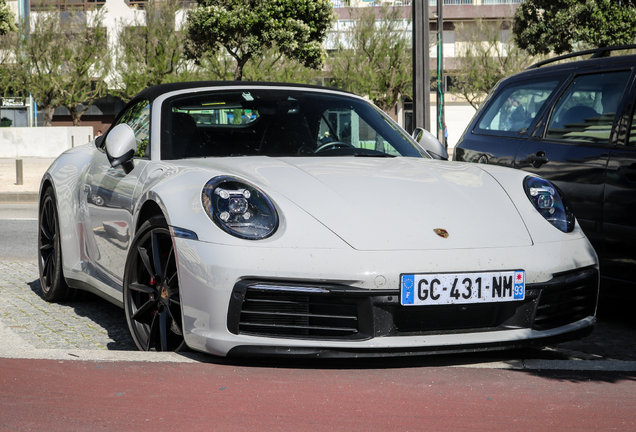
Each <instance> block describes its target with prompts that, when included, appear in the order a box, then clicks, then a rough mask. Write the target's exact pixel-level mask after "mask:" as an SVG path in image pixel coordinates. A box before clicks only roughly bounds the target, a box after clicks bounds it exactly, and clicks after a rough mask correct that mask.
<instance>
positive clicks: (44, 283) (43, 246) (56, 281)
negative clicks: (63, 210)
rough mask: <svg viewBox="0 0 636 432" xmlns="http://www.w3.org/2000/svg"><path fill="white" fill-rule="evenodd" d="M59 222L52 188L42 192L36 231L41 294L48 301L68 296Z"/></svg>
mask: <svg viewBox="0 0 636 432" xmlns="http://www.w3.org/2000/svg"><path fill="white" fill-rule="evenodd" d="M59 227H60V224H59V220H58V213H57V206H56V204H55V194H54V192H53V188H48V189H47V190H46V192H44V199H43V200H42V205H41V207H40V218H39V232H38V263H39V265H38V267H39V270H40V285H41V287H42V295H43V296H44V298H45V299H46V300H48V301H50V302H53V301H61V300H65V299H67V298H68V294H69V291H70V289H69V287H68V285H67V284H66V280H65V279H64V274H63V273H62V247H61V243H60V229H59Z"/></svg>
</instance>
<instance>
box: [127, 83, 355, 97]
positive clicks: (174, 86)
mask: <svg viewBox="0 0 636 432" xmlns="http://www.w3.org/2000/svg"><path fill="white" fill-rule="evenodd" d="M228 86H265V87H267V86H272V87H289V88H290V89H292V88H300V89H302V88H306V89H323V90H324V89H329V90H334V91H339V92H341V93H345V94H351V93H349V92H345V91H343V90H338V89H336V88H332V87H323V86H316V85H309V84H293V83H281V82H263V81H187V82H178V83H170V84H158V85H155V86H152V87H148V88H147V89H145V90H142V91H141V92H140V93H138V94H137V96H135V97H134V99H133V101H135V100H139V99H147V100H149V101H153V100H155V99H156V98H158V97H159V96H161V95H163V94H166V93H169V92H173V91H176V90H187V89H194V88H199V87H228Z"/></svg>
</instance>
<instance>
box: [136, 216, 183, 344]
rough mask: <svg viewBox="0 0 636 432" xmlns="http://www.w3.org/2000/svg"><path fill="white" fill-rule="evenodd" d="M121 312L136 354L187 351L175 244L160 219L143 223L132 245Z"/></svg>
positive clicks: (163, 221) (152, 219)
mask: <svg viewBox="0 0 636 432" xmlns="http://www.w3.org/2000/svg"><path fill="white" fill-rule="evenodd" d="M124 310H125V312H126V322H127V323H128V328H129V330H130V334H131V335H132V338H133V340H134V341H135V345H137V348H138V349H139V350H141V351H151V350H155V351H180V350H183V349H184V348H185V347H186V345H185V340H184V337H183V324H182V323H183V320H182V315H181V296H180V294H179V277H178V275H177V261H176V257H175V251H174V244H173V242H172V237H171V236H170V231H169V230H168V226H167V225H166V222H165V220H164V219H163V218H162V217H153V218H151V219H150V220H148V221H147V222H145V223H144V224H143V225H142V226H141V228H140V229H139V231H138V233H137V235H136V236H135V238H134V240H133V242H132V246H131V248H130V251H129V252H128V258H127V260H126V268H125V271H124Z"/></svg>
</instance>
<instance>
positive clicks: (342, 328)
mask: <svg viewBox="0 0 636 432" xmlns="http://www.w3.org/2000/svg"><path fill="white" fill-rule="evenodd" d="M238 324H239V325H238V330H239V333H240V334H253V335H260V336H283V337H284V336H288V337H307V338H336V339H338V338H351V337H354V338H355V337H356V336H357V335H358V333H359V326H358V306H357V304H356V302H355V301H351V302H347V300H346V299H343V298H342V297H338V298H336V297H330V296H328V295H324V294H307V293H294V292H280V291H269V290H259V289H253V288H250V287H248V288H247V290H246V292H245V298H244V301H243V304H242V308H241V312H240V317H239V323H238Z"/></svg>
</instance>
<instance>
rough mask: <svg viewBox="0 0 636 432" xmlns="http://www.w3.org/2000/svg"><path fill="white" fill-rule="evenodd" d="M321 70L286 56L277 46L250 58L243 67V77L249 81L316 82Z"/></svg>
mask: <svg viewBox="0 0 636 432" xmlns="http://www.w3.org/2000/svg"><path fill="white" fill-rule="evenodd" d="M320 73H321V71H319V70H316V69H312V68H309V67H306V66H303V65H302V64H300V63H299V62H298V61H296V60H293V59H290V58H289V57H287V56H285V55H284V54H283V53H282V52H280V50H278V49H277V48H276V47H272V48H269V49H266V50H264V51H263V54H262V55H261V56H259V57H255V58H252V59H250V61H249V62H247V63H246V65H245V68H244V69H243V77H244V78H245V79H246V80H249V81H276V82H291V83H300V84H315V83H316V81H317V80H318V78H319V76H320Z"/></svg>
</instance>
